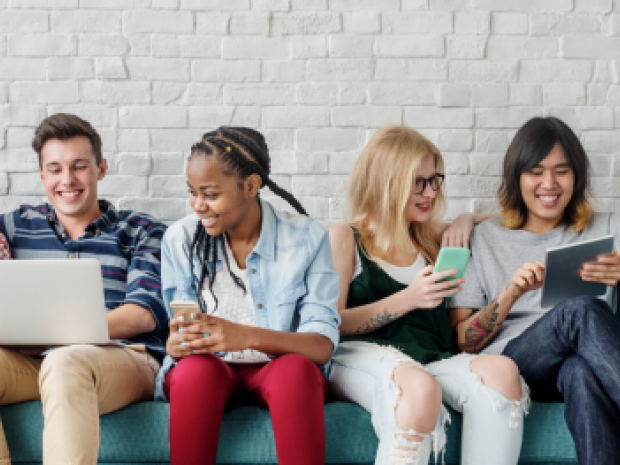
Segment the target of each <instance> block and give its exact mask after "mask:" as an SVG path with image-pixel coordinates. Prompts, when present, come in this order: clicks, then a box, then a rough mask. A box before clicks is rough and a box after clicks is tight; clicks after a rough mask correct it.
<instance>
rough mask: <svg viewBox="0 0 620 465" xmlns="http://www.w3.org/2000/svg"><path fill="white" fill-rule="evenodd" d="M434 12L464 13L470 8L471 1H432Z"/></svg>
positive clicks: (431, 5)
mask: <svg viewBox="0 0 620 465" xmlns="http://www.w3.org/2000/svg"><path fill="white" fill-rule="evenodd" d="M429 7H430V9H432V10H450V11H463V10H466V9H468V8H469V0H430V5H429Z"/></svg>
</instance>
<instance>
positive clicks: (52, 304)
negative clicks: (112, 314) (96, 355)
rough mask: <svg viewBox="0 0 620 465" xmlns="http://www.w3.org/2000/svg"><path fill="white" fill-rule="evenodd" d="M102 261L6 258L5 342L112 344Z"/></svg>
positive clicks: (0, 307) (0, 332)
mask: <svg viewBox="0 0 620 465" xmlns="http://www.w3.org/2000/svg"><path fill="white" fill-rule="evenodd" d="M106 313H107V309H106V306H105V299H104V293H103V280H102V277H101V265H100V264H99V262H98V261H97V260H94V259H85V260H0V345H25V346H26V345H38V346H56V345H68V344H108V343H112V341H110V339H109V335H108V322H107V319H106Z"/></svg>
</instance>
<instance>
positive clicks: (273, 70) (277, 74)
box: [263, 61, 306, 82]
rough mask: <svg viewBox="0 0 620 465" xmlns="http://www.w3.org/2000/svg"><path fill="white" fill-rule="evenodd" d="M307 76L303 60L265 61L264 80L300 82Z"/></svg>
mask: <svg viewBox="0 0 620 465" xmlns="http://www.w3.org/2000/svg"><path fill="white" fill-rule="evenodd" d="M305 76H306V64H305V63H304V62H302V61H293V62H291V61H263V82H300V81H304V80H305Z"/></svg>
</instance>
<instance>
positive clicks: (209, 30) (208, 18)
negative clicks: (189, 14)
mask: <svg viewBox="0 0 620 465" xmlns="http://www.w3.org/2000/svg"><path fill="white" fill-rule="evenodd" d="M230 16H231V15H230V13H222V12H220V11H216V12H212V13H196V33H197V34H209V35H226V34H228V28H229V25H230Z"/></svg>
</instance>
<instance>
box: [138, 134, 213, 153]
mask: <svg viewBox="0 0 620 465" xmlns="http://www.w3.org/2000/svg"><path fill="white" fill-rule="evenodd" d="M203 133H204V130H201V129H168V128H164V129H157V130H151V131H150V139H151V150H154V151H157V152H183V153H186V152H189V149H190V147H191V146H192V144H193V143H194V142H197V141H199V140H200V138H201V137H202V134H203Z"/></svg>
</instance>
